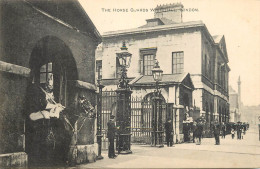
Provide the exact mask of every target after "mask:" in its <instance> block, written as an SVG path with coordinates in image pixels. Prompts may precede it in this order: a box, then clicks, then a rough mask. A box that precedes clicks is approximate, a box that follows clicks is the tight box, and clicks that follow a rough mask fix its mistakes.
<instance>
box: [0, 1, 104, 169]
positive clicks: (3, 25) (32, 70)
mask: <svg viewBox="0 0 260 169" xmlns="http://www.w3.org/2000/svg"><path fill="white" fill-rule="evenodd" d="M0 38H1V39H0V79H1V80H0V99H1V101H0V138H1V139H0V154H1V155H0V168H2V167H3V168H6V167H7V168H9V167H11V168H12V167H23V168H25V167H26V165H27V164H28V162H29V164H34V165H49V166H51V167H54V165H56V164H59V163H60V162H63V163H65V162H66V160H67V157H68V151H69V150H71V148H70V147H67V148H64V147H62V144H65V142H68V144H71V146H72V148H73V147H74V148H75V151H76V150H77V151H76V153H75V151H73V152H72V153H71V154H73V155H71V156H70V157H69V158H70V159H73V158H74V159H73V160H75V161H74V162H75V163H84V162H92V161H95V160H96V156H97V143H96V135H95V133H96V132H95V123H96V121H95V118H87V119H85V120H84V119H82V117H83V116H81V119H79V114H80V113H82V110H81V109H80V106H79V97H83V96H84V97H85V98H86V99H87V100H88V101H90V104H91V105H92V106H95V105H96V85H95V49H96V46H97V45H98V44H99V43H100V42H101V37H100V35H99V33H98V31H97V29H96V28H95V26H94V24H93V23H92V21H91V19H90V18H89V17H88V15H87V14H86V12H85V11H84V9H83V8H82V6H81V5H80V3H79V2H78V1H77V0H64V1H60V0H48V1H47V0H46V1H35V0H22V1H9V0H1V1H0ZM52 77H53V78H52ZM50 79H51V80H52V83H53V86H52V87H53V88H52V89H51V90H52V91H53V99H54V101H55V102H57V103H60V104H62V105H63V106H65V107H66V114H67V118H68V119H69V121H70V123H71V125H72V126H69V125H68V124H67V123H66V122H65V121H62V120H61V119H60V118H58V119H57V118H50V117H47V116H44V115H42V116H41V117H42V118H41V119H39V120H36V121H33V120H32V119H30V118H29V115H31V114H30V113H33V112H34V111H30V110H31V109H32V108H36V109H35V112H39V110H41V108H39V107H40V106H38V105H37V104H36V103H40V105H43V103H44V101H43V100H45V101H46V98H45V97H42V98H41V97H40V95H43V94H44V93H43V91H41V90H40V87H42V88H44V89H45V87H46V86H47V84H48V82H50V81H49V80H50ZM33 85H35V86H37V87H38V88H32V86H33ZM33 89H38V91H37V92H36V91H35V92H32V90H33ZM28 93H31V97H27V94H28ZM38 96H39V97H38ZM44 96H45V95H44ZM46 96H47V95H46ZM34 97H35V98H37V97H38V99H34ZM29 100H30V101H29ZM64 113H65V112H64ZM84 113H85V112H83V114H84ZM77 119H79V121H78V122H77V123H75V122H76V120H77ZM64 124H67V125H68V126H67V128H66V129H68V130H70V131H71V132H70V135H69V136H67V137H64V133H66V131H67V130H66V129H65V127H64ZM72 127H74V128H76V129H77V127H78V131H77V133H75V132H74V133H72V131H73V129H72ZM79 129H80V130H79ZM75 134H76V135H75ZM71 139H72V140H73V141H70V140H71ZM50 145H52V146H50ZM72 150H73V149H72ZM48 160H49V161H48ZM50 161H52V162H53V163H51V162H50Z"/></svg>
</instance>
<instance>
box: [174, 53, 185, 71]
mask: <svg viewBox="0 0 260 169" xmlns="http://www.w3.org/2000/svg"><path fill="white" fill-rule="evenodd" d="M183 56H184V53H183V52H173V53H172V73H173V74H175V73H183V67H184V66H183V64H184V59H183V58H184V57H183Z"/></svg>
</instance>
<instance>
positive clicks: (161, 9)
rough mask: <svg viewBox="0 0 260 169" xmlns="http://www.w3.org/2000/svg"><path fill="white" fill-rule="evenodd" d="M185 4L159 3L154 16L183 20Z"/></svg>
mask: <svg viewBox="0 0 260 169" xmlns="http://www.w3.org/2000/svg"><path fill="white" fill-rule="evenodd" d="M182 10H183V5H182V4H181V3H173V4H166V5H159V6H158V5H157V7H156V8H155V10H154V18H160V19H161V18H166V19H169V20H171V21H173V22H175V23H181V22H182Z"/></svg>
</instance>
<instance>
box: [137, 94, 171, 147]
mask: <svg viewBox="0 0 260 169" xmlns="http://www.w3.org/2000/svg"><path fill="white" fill-rule="evenodd" d="M153 97H154V93H148V94H147V95H145V97H144V98H143V100H142V104H141V105H142V107H141V125H140V126H141V131H142V132H141V133H140V134H141V135H140V136H141V142H144V143H146V144H151V142H152V140H151V137H152V131H153V120H154V122H155V121H157V123H155V125H157V128H160V125H161V126H164V125H163V124H164V123H165V122H166V118H167V114H166V112H167V106H166V101H165V98H164V97H163V95H162V94H160V95H159V98H161V103H160V106H161V107H160V109H161V116H159V107H157V109H158V110H157V112H158V115H157V116H154V118H156V119H154V118H153V111H155V110H154V109H155V107H153V104H154V103H153V102H154V101H153ZM158 122H159V123H161V124H159V123H158ZM134 126H137V124H134Z"/></svg>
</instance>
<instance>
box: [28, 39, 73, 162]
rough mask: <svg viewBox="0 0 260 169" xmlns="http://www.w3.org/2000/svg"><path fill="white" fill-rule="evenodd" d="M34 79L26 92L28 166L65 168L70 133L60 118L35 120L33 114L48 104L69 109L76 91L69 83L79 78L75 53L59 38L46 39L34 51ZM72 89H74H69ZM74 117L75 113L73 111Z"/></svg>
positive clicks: (32, 76) (32, 55) (31, 63)
mask: <svg viewBox="0 0 260 169" xmlns="http://www.w3.org/2000/svg"><path fill="white" fill-rule="evenodd" d="M29 66H30V69H31V77H30V81H29V84H28V89H27V93H28V95H27V108H28V109H27V110H28V114H27V116H26V152H27V153H28V161H29V166H48V165H50V166H55V165H63V164H64V162H65V161H67V160H68V159H67V154H68V150H69V144H70V138H71V136H70V133H68V131H66V130H65V127H64V123H63V121H62V120H61V119H60V118H59V115H57V117H54V118H52V117H46V116H44V115H43V117H42V118H39V119H36V120H32V119H31V118H30V117H29V114H30V113H34V112H42V111H43V110H45V109H47V105H48V102H49V101H51V102H54V103H60V104H61V105H63V106H64V107H66V108H67V110H69V107H70V106H73V105H72V104H71V98H74V94H75V92H74V91H73V90H68V88H69V87H68V86H69V84H68V82H69V81H70V80H75V79H77V78H78V76H77V69H76V64H75V61H74V58H73V56H72V53H71V51H70V49H69V47H68V46H66V44H65V43H64V42H63V41H62V40H60V39H59V38H57V37H53V36H46V37H44V38H42V39H41V40H39V41H38V42H37V43H36V45H35V47H34V48H33V50H32V53H31V58H30V61H29ZM70 89H72V88H70ZM70 113H71V114H73V112H70Z"/></svg>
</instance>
